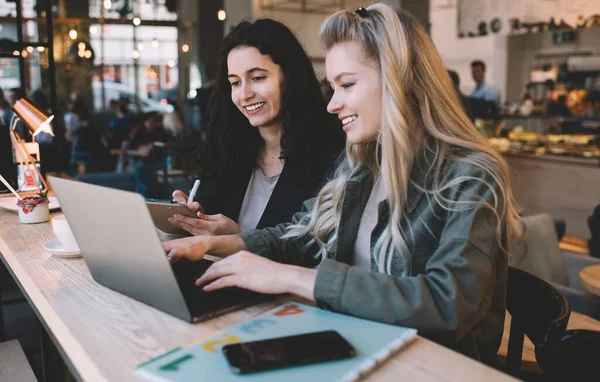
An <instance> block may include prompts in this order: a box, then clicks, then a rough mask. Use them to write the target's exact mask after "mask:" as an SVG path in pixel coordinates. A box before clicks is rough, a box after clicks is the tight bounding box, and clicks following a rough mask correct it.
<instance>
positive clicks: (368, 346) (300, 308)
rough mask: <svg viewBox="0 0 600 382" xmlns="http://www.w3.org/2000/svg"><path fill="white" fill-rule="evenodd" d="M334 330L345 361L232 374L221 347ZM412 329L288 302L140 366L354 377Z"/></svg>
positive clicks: (223, 373) (187, 377)
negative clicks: (348, 349) (349, 349)
mask: <svg viewBox="0 0 600 382" xmlns="http://www.w3.org/2000/svg"><path fill="white" fill-rule="evenodd" d="M323 330H336V331H337V332H338V333H340V334H341V335H342V337H344V338H345V339H346V340H347V341H348V342H349V343H350V344H351V345H352V346H353V347H354V348H355V349H356V353H357V354H356V356H355V357H353V358H350V359H345V360H338V361H332V362H325V363H319V364H314V365H304V366H295V367H290V368H285V369H278V370H270V371H265V372H259V373H255V374H246V375H237V374H234V373H233V372H232V371H231V369H230V368H229V364H228V363H227V360H226V359H225V356H224V355H223V354H222V353H221V348H222V347H223V346H224V345H226V344H230V343H236V342H247V341H256V340H265V339H270V338H276V337H284V336H290V335H296V334H302V333H310V332H318V331H323ZM416 336H417V331H416V330H415V329H410V328H405V327H401V326H393V325H386V324H382V323H378V322H373V321H367V320H362V319H359V318H355V317H350V316H346V315H343V314H338V313H333V312H329V311H326V310H322V309H318V308H314V307H311V306H307V305H303V304H299V303H295V302H288V303H285V304H282V305H279V306H277V307H275V308H272V309H270V310H267V311H265V312H263V313H261V314H259V315H257V316H255V317H251V318H248V319H246V320H244V321H241V322H238V323H236V324H234V325H231V326H229V327H227V328H225V329H223V330H222V331H220V332H219V333H218V334H216V335H214V336H211V337H210V338H204V339H202V340H200V341H198V342H196V343H193V344H191V345H189V346H186V347H182V348H177V349H173V350H171V351H169V352H167V353H164V354H162V355H160V356H158V357H156V358H153V359H151V360H149V361H147V362H145V363H143V364H141V365H139V366H138V367H137V368H136V369H135V371H134V374H135V375H136V376H138V377H142V378H144V379H146V380H149V381H162V382H164V381H173V382H187V381H194V382H196V381H199V380H202V381H223V382H227V381H261V382H262V381H264V382H271V381H286V382H294V381H311V380H312V381H317V380H319V381H325V380H327V381H356V380H359V379H360V378H362V377H363V376H364V375H366V374H367V373H369V372H370V371H371V370H373V369H375V368H376V367H377V366H378V365H379V364H381V363H382V362H384V361H385V360H386V359H388V358H389V357H390V356H392V355H393V354H395V353H396V352H398V351H401V350H402V349H403V348H404V347H406V346H407V345H408V344H410V343H411V342H412V341H413V340H414V339H415V338H416Z"/></svg>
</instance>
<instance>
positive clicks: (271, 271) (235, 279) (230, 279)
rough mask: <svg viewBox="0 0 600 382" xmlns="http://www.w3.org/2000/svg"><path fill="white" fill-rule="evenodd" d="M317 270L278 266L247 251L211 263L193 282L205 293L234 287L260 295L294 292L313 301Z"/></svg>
mask: <svg viewBox="0 0 600 382" xmlns="http://www.w3.org/2000/svg"><path fill="white" fill-rule="evenodd" d="M316 278H317V271H316V270H314V269H308V268H302V267H297V266H293V265H287V264H281V263H277V262H275V261H272V260H269V259H267V258H264V257H262V256H258V255H255V254H253V253H250V252H248V251H240V252H237V253H236V254H233V255H231V256H228V257H226V258H225V259H223V260H221V261H217V262H215V263H214V264H213V265H211V266H210V268H208V270H207V271H206V272H205V273H204V274H203V275H202V277H200V278H199V279H198V280H197V281H196V286H202V287H203V288H202V289H203V290H204V291H206V292H210V291H214V290H217V289H222V288H227V287H238V288H243V289H248V290H251V291H254V292H259V293H264V294H282V293H294V294H297V295H299V296H302V297H304V298H307V299H310V300H313V301H314V297H313V293H314V286H315V281H316Z"/></svg>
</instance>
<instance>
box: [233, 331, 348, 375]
mask: <svg viewBox="0 0 600 382" xmlns="http://www.w3.org/2000/svg"><path fill="white" fill-rule="evenodd" d="M222 352H223V354H224V355H225V358H226V359H227V362H228V363H229V366H230V367H231V369H232V371H233V372H234V373H236V374H247V373H255V372H258V371H264V370H272V369H279V368H283V367H290V366H298V365H307V364H313V363H319V362H327V361H334V360H338V359H346V358H352V357H354V356H355V355H356V350H354V348H353V347H352V345H350V343H348V341H346V339H345V338H344V337H342V336H341V335H340V334H339V333H338V332H336V331H334V330H328V331H323V332H315V333H306V334H300V335H296V336H290V337H279V338H273V339H269V340H263V341H253V342H241V343H237V344H230V345H225V346H223V349H222Z"/></svg>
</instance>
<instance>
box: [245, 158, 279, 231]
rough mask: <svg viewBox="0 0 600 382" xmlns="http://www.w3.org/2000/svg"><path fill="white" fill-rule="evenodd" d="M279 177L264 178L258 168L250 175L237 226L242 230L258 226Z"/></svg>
mask: <svg viewBox="0 0 600 382" xmlns="http://www.w3.org/2000/svg"><path fill="white" fill-rule="evenodd" d="M279 175H281V174H277V175H273V176H266V175H265V174H264V173H263V172H262V169H261V168H260V167H259V168H257V169H255V170H254V172H253V173H252V176H251V177H250V182H248V188H247V189H246V195H244V201H243V202H242V208H241V209H240V217H239V219H238V224H239V225H240V227H242V228H243V229H244V230H249V229H255V228H256V226H257V225H258V222H259V221H260V218H261V216H262V214H263V212H264V211H265V207H267V203H269V199H271V194H272V193H273V189H274V188H275V185H276V184H277V181H278V180H279Z"/></svg>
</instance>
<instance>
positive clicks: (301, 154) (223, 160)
mask: <svg viewBox="0 0 600 382" xmlns="http://www.w3.org/2000/svg"><path fill="white" fill-rule="evenodd" d="M219 60H220V62H219V74H218V78H217V81H216V84H215V89H214V91H213V94H212V95H211V99H210V101H209V105H208V110H207V123H206V125H205V127H204V135H203V138H202V142H201V145H200V150H199V165H200V169H199V176H198V178H199V179H200V180H201V186H200V189H199V191H198V193H197V196H196V198H195V200H193V201H188V200H187V198H186V195H185V194H184V193H183V192H181V191H175V192H174V193H173V198H174V199H175V200H176V201H178V202H181V203H187V204H188V205H189V206H190V207H191V208H192V209H194V210H195V211H198V216H199V219H195V218H189V217H184V216H180V215H175V216H173V217H172V218H171V219H170V221H171V223H172V224H174V225H176V226H179V227H182V228H184V229H186V230H187V231H189V232H190V233H192V234H194V235H201V234H203V235H204V234H214V235H222V234H233V233H238V232H241V231H244V230H247V229H254V228H265V227H272V226H275V225H277V224H279V223H282V222H285V221H288V220H289V219H290V218H291V217H292V215H293V214H294V212H296V211H297V210H298V209H299V208H300V207H301V206H302V202H303V200H305V199H307V198H310V197H312V196H314V195H315V194H316V193H317V192H318V191H319V189H320V187H321V186H322V185H323V184H324V181H325V179H326V177H327V175H329V172H330V169H332V168H333V167H334V164H335V163H334V162H335V160H336V159H337V157H338V155H339V154H340V152H341V150H342V149H343V147H344V137H343V134H342V131H341V128H340V124H339V121H337V119H336V118H332V117H331V116H330V115H329V114H328V113H327V110H326V103H325V101H324V99H323V96H322V94H321V89H320V86H319V81H318V80H317V77H316V76H315V73H314V70H313V67H312V64H311V62H310V60H309V58H308V56H307V55H306V53H305V52H304V50H303V48H302V46H301V45H300V43H299V42H298V40H297V39H296V37H295V36H294V34H293V33H292V32H291V31H290V30H289V29H288V28H287V27H285V26H284V25H283V24H281V23H279V22H277V21H273V20H269V19H263V20H258V21H256V22H254V23H250V22H242V23H240V24H239V25H238V26H237V27H236V28H235V29H234V30H233V31H232V32H231V33H229V35H228V36H227V37H226V38H225V40H224V41H223V43H222V45H221V52H220V57H219Z"/></svg>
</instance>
